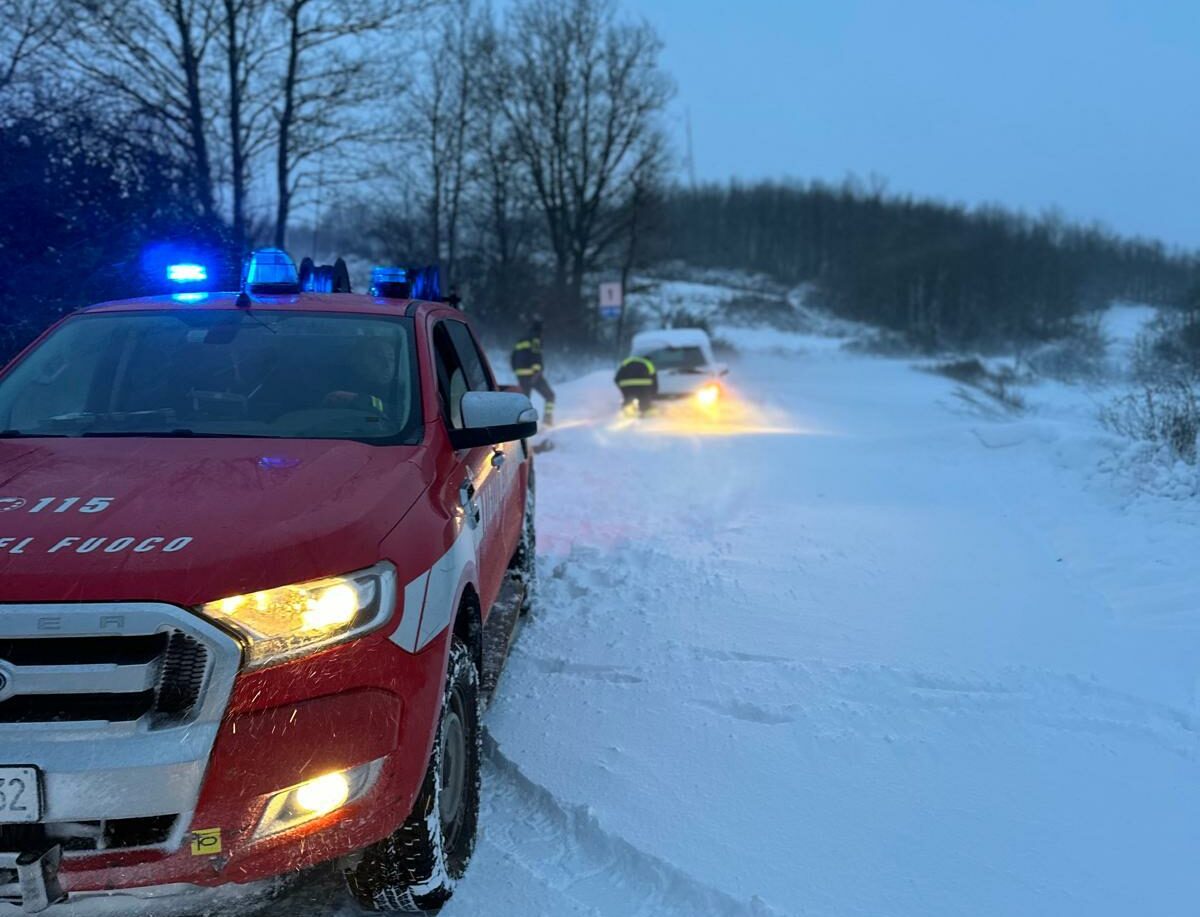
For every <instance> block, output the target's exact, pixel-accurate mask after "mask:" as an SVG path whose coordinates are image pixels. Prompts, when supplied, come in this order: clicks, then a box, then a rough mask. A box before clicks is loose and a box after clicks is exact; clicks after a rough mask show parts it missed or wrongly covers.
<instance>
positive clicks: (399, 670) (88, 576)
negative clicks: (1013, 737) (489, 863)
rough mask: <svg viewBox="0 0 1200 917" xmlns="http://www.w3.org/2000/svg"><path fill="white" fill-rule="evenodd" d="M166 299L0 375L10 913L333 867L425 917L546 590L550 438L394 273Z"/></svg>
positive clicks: (4, 862)
mask: <svg viewBox="0 0 1200 917" xmlns="http://www.w3.org/2000/svg"><path fill="white" fill-rule="evenodd" d="M169 272H170V276H171V278H172V279H173V280H174V281H176V282H178V283H179V284H180V292H178V293H176V294H174V295H164V296H157V297H149V298H142V299H132V300H127V301H121V302H111V303H105V304H101V305H97V306H92V307H89V308H85V309H82V310H80V311H78V312H76V313H74V314H72V315H70V316H68V317H67V318H65V319H64V320H62V321H61V322H59V323H58V324H57V325H55V326H54V327H52V328H51V329H50V330H48V331H47V332H46V333H45V334H43V335H42V336H41V337H40V338H39V339H38V340H37V341H35V342H34V343H33V344H32V345H31V346H30V347H29V348H27V349H26V350H25V351H24V352H23V353H22V354H20V355H19V356H18V357H17V358H16V359H15V360H14V361H13V362H12V363H11V364H9V365H8V366H7V367H6V368H5V369H4V371H3V373H2V374H0V482H2V483H0V912H3V911H4V910H5V909H6V908H7V909H11V906H16V907H18V908H23V909H24V910H26V911H29V912H36V911H39V910H44V909H46V908H47V907H53V906H55V905H56V904H58V903H59V902H62V901H68V902H70V901H71V900H77V899H86V898H87V897H89V896H90V895H114V894H116V895H129V896H140V897H146V896H150V895H160V894H163V893H164V892H180V893H199V892H200V891H201V890H202V889H204V888H205V887H212V886H217V885H224V884H227V883H249V882H254V881H256V880H260V879H265V878H269V877H274V876H279V875H282V874H285V873H292V872H294V871H296V870H299V869H302V868H305V867H309V866H312V865H315V864H319V863H324V862H329V861H337V862H338V863H340V865H341V867H342V869H343V871H344V873H345V876H346V879H347V883H348V886H349V890H350V892H351V893H352V895H353V896H354V898H355V899H357V901H358V902H359V903H360V904H361V905H363V906H365V907H367V908H370V909H374V910H382V911H389V910H392V911H436V910H437V909H438V908H439V907H440V906H441V905H442V904H443V903H444V902H445V901H446V900H447V899H448V898H449V897H450V895H451V893H452V891H453V888H454V885H455V882H456V881H457V880H458V878H459V877H461V876H462V875H463V872H464V870H465V868H466V865H467V861H468V860H469V858H470V855H471V851H472V849H473V846H474V839H475V827H476V818H477V812H478V803H479V754H480V726H479V711H480V707H481V705H482V704H483V703H485V702H486V699H487V697H488V696H489V694H490V691H491V690H492V688H493V687H494V685H495V679H496V677H497V676H498V672H499V669H500V666H501V665H502V663H503V659H504V656H505V655H506V654H507V650H508V646H509V643H510V641H511V639H512V636H513V633H514V631H515V627H516V622H517V620H518V619H519V617H520V613H521V612H522V611H523V610H525V609H526V608H527V604H528V601H529V592H530V590H531V588H532V578H533V561H534V557H533V554H534V528H533V493H534V490H533V486H534V481H533V464H532V458H531V456H530V450H529V449H527V448H526V445H525V439H526V438H527V437H529V436H531V435H533V434H534V433H535V432H536V429H537V414H536V413H535V412H534V410H533V408H532V406H531V405H530V403H529V400H528V399H527V398H525V397H524V396H523V395H521V394H519V393H516V392H511V391H505V390H501V388H500V387H499V386H497V384H496V381H495V377H494V376H493V374H492V370H491V368H490V366H489V365H488V362H487V359H486V357H485V356H484V352H483V349H482V348H481V347H480V346H479V343H478V341H477V339H476V336H475V333H474V331H473V329H472V327H471V324H470V321H469V320H468V319H467V318H466V317H465V316H464V315H463V313H461V312H459V311H457V310H455V309H453V308H451V307H449V306H447V305H444V304H442V303H440V302H438V301H436V292H435V293H434V295H433V296H431V297H430V299H429V300H422V299H416V298H412V294H413V291H412V289H411V286H412V281H413V278H412V277H410V276H408V275H406V273H405V272H404V271H402V270H380V271H377V273H376V276H375V278H374V281H373V284H372V291H371V294H370V295H353V294H351V293H350V292H349V291H348V286H349V284H348V281H347V280H346V279H345V272H344V270H339V271H335V272H332V274H331V273H330V272H329V271H328V270H322V269H320V268H318V269H315V270H313V269H311V268H310V266H309V265H308V263H307V262H306V264H305V266H304V270H302V271H300V272H297V270H296V268H295V265H294V264H293V263H292V261H291V260H290V259H289V258H288V257H287V256H286V255H285V254H284V253H283V252H280V251H278V250H265V251H261V252H257V253H255V255H254V256H252V257H251V258H250V259H249V260H248V262H247V264H246V267H245V270H244V276H243V285H242V289H241V290H240V291H235V292H232V293H215V292H211V291H208V290H207V289H205V283H206V280H207V271H206V269H205V267H204V266H203V265H201V264H175V265H171V266H170V268H169ZM331 278H332V279H331ZM317 289H324V290H327V291H329V292H316V290H317ZM5 901H7V902H8V905H7V906H6V904H5V903H4V902H5Z"/></svg>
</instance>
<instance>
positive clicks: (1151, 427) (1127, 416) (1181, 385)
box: [1100, 379, 1200, 465]
mask: <svg viewBox="0 0 1200 917" xmlns="http://www.w3.org/2000/svg"><path fill="white" fill-rule="evenodd" d="M1100 422H1101V423H1103V424H1104V426H1105V427H1107V428H1108V429H1109V430H1111V431H1112V432H1114V433H1117V434H1119V435H1121V436H1127V437H1129V438H1131V439H1136V440H1140V441H1142V442H1148V443H1155V444H1160V445H1165V446H1167V447H1168V448H1169V449H1170V450H1171V455H1172V456H1173V457H1174V458H1176V459H1182V460H1183V461H1185V462H1187V463H1188V464H1189V465H1194V464H1195V463H1196V440H1197V437H1198V436H1200V396H1198V395H1197V393H1196V389H1195V388H1193V387H1192V385H1191V384H1190V383H1189V382H1186V381H1184V380H1182V379H1173V380H1167V381H1161V382H1152V383H1147V384H1146V385H1145V386H1143V387H1142V390H1141V391H1138V392H1131V393H1130V394H1128V395H1123V396H1121V397H1120V398H1117V399H1115V400H1113V401H1112V402H1111V403H1110V404H1108V405H1107V406H1105V407H1104V408H1103V409H1101V411H1100Z"/></svg>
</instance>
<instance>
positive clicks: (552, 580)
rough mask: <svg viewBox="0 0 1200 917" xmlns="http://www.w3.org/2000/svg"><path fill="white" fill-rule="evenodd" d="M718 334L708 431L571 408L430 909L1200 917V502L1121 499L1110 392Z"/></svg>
mask: <svg viewBox="0 0 1200 917" xmlns="http://www.w3.org/2000/svg"><path fill="white" fill-rule="evenodd" d="M727 334H728V336H730V337H731V338H733V339H735V342H736V343H738V344H740V346H741V347H742V348H743V354H742V357H741V359H740V360H738V361H736V362H735V363H734V369H733V376H732V377H731V378H732V383H733V385H734V386H735V387H736V392H737V395H738V396H739V398H740V401H741V402H742V403H743V404H744V405H747V406H748V408H747V409H746V410H745V411H743V412H740V413H738V414H737V415H736V416H733V417H732V418H730V419H729V420H728V422H727V423H724V424H719V425H716V426H709V425H706V424H704V423H693V422H689V421H687V420H680V419H659V420H651V421H647V422H645V423H632V424H625V425H622V424H620V423H617V422H616V400H615V398H616V396H615V392H614V390H612V388H611V382H610V380H609V378H608V375H607V374H606V373H598V374H595V375H591V376H587V377H585V378H582V379H579V380H577V381H575V382H573V383H569V384H566V385H563V386H561V388H560V392H559V405H560V411H561V415H562V423H561V426H560V428H559V429H557V430H556V431H555V432H554V433H553V434H551V439H552V441H553V445H554V447H553V449H551V450H550V451H547V452H545V453H544V454H543V455H541V456H539V464H538V481H539V485H538V486H539V515H538V522H539V536H540V549H541V552H542V553H541V558H540V563H541V573H542V591H541V597H540V605H539V607H538V608H537V610H536V612H535V614H534V616H533V617H532V618H531V619H530V620H529V622H528V623H527V625H526V626H525V627H524V629H523V630H522V633H521V635H520V639H519V641H518V644H517V646H516V647H515V650H514V655H513V657H512V659H511V661H510V663H509V668H508V671H507V673H506V674H505V676H504V678H503V680H502V681H501V685H500V691H499V697H498V699H497V701H496V703H495V704H494V706H493V707H492V709H491V710H490V711H489V713H488V715H487V718H486V724H487V728H488V734H489V738H488V748H487V753H486V762H485V772H484V803H483V807H484V811H483V815H482V820H481V836H480V842H479V847H478V850H477V853H476V856H475V860H474V862H473V864H472V866H471V869H470V872H469V874H468V876H467V878H466V880H465V881H464V882H463V883H462V885H461V886H460V888H459V891H458V895H457V897H456V898H455V900H454V901H453V902H452V903H451V905H450V906H449V907H447V908H446V910H445V911H444V912H443V913H444V914H445V915H446V917H473V915H481V914H487V915H491V917H540V915H547V917H550V915H553V917H572V915H580V917H582V915H588V917H618V915H619V917H630V915H641V917H655V915H666V917H698V915H705V917H707V915H715V917H741V915H793V914H807V915H830V917H834V915H847V917H849V915H854V917H879V915H905V917H910V915H947V917H950V915H954V917H961V915H973V917H981V915H1006V917H1007V915H1014V917H1016V915H1019V917H1029V915H1055V917H1064V915H1087V917H1098V915H1121V917H1127V915H1131V914H1146V915H1156V917H1158V915H1185V914H1188V915H1190V914H1195V913H1196V912H1197V909H1198V908H1200V869H1198V868H1197V865H1196V864H1197V858H1198V857H1200V766H1198V760H1200V759H1198V752H1200V743H1198V740H1197V739H1198V736H1197V724H1198V723H1200V694H1198V689H1200V680H1198V676H1200V575H1197V568H1196V558H1197V557H1198V556H1200V500H1195V499H1190V500H1171V499H1167V498H1165V497H1161V496H1155V495H1152V494H1147V493H1144V492H1140V491H1138V490H1137V489H1136V488H1133V487H1131V485H1130V482H1129V481H1127V480H1125V479H1123V478H1122V476H1121V469H1120V467H1119V464H1118V465H1117V466H1114V465H1113V462H1112V461H1111V456H1112V455H1113V454H1114V448H1115V444H1114V442H1113V441H1112V440H1111V439H1110V438H1109V437H1107V436H1106V435H1105V434H1103V432H1102V431H1101V430H1100V429H1099V427H1098V425H1097V422H1096V419H1095V400H1096V398H1097V397H1098V396H1097V394H1096V393H1095V392H1085V391H1083V390H1079V389H1073V388H1070V387H1066V386H1061V385H1053V384H1045V385H1043V386H1039V387H1036V388H1033V389H1030V390H1028V391H1026V392H1025V394H1026V397H1027V399H1028V401H1029V402H1030V405H1031V407H1030V410H1029V411H1028V412H1027V413H1026V414H1025V415H1023V416H1021V417H1019V418H1008V419H1003V415H1002V414H1000V413H993V414H988V415H986V416H985V415H982V414H980V412H979V411H978V410H977V409H976V408H975V407H973V406H972V405H971V404H970V403H968V402H967V401H964V400H963V399H962V398H960V397H958V396H957V395H956V385H955V383H953V382H951V381H949V380H946V379H944V378H941V377H938V376H935V375H932V374H929V373H925V372H920V371H917V370H914V369H913V367H912V366H911V365H910V364H909V363H907V362H905V361H901V360H889V359H881V358H875V357H868V356H861V355H853V354H848V353H845V352H841V351H839V350H838V349H837V348H836V347H835V346H831V344H832V343H833V342H830V341H829V340H827V339H815V338H804V337H800V336H795V335H793V336H783V335H778V334H774V335H762V334H757V333H747V334H742V335H741V337H740V339H739V336H738V333H737V332H736V331H734V330H729V331H728V332H727ZM343 901H344V899H343V898H342V896H341V893H340V891H338V890H337V888H336V886H335V884H334V883H333V881H331V880H319V881H315V882H309V883H306V884H305V885H304V886H303V887H301V888H299V889H297V890H295V891H294V892H293V893H291V894H290V895H288V896H287V897H286V899H285V900H284V901H279V902H276V903H275V904H274V905H272V906H270V907H269V908H268V909H267V910H266V911H264V913H270V914H274V915H280V917H282V915H289V917H290V915H309V917H315V915H321V917H325V915H338V917H348V915H350V914H351V913H354V911H353V910H352V909H351V908H349V907H348V906H347V905H345V904H344V903H343Z"/></svg>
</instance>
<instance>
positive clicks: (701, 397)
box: [696, 383, 721, 408]
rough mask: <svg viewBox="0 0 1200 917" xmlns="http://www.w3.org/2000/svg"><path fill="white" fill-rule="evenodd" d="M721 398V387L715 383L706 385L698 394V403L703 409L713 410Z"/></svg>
mask: <svg viewBox="0 0 1200 917" xmlns="http://www.w3.org/2000/svg"><path fill="white" fill-rule="evenodd" d="M720 397H721V387H720V386H719V385H716V384H715V383H713V384H710V385H706V386H704V387H703V388H701V389H700V390H699V391H697V392H696V401H697V402H698V403H699V404H700V407H702V408H711V407H713V406H715V405H716V403H717V401H718V400H719V399H720Z"/></svg>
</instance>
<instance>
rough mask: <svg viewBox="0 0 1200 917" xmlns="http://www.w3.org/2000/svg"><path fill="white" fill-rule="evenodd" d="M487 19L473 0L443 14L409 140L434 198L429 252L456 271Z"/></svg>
mask: <svg viewBox="0 0 1200 917" xmlns="http://www.w3.org/2000/svg"><path fill="white" fill-rule="evenodd" d="M485 21H486V20H485V19H483V18H482V17H479V16H477V14H476V11H475V9H474V3H473V0H452V2H450V3H449V4H448V5H447V6H446V7H445V8H444V9H443V10H442V11H441V12H440V14H439V15H438V17H437V22H436V24H435V26H434V28H433V29H432V30H431V34H430V37H431V40H430V41H428V42H426V43H425V50H424V51H423V53H422V54H421V55H420V56H419V58H418V60H419V65H418V69H419V71H420V75H421V79H420V81H419V82H418V84H417V86H416V87H415V89H414V91H413V96H412V103H411V106H410V108H411V111H412V113H413V118H412V119H411V126H410V129H409V130H408V132H407V136H406V138H405V141H414V140H415V144H414V153H415V160H416V165H417V167H418V171H419V172H420V173H423V174H422V175H421V178H422V184H423V186H424V188H425V194H426V197H427V198H428V204H427V208H426V212H427V218H426V219H427V223H428V225H427V231H428V234H429V235H428V238H429V242H428V256H429V257H430V258H431V259H432V260H434V261H437V262H439V263H442V264H443V266H444V268H445V270H446V274H447V276H449V277H453V276H454V274H455V270H456V262H457V260H458V249H459V233H460V228H461V216H462V209H463V196H464V194H465V192H466V190H467V185H468V182H469V180H470V176H471V170H472V159H473V157H474V154H475V153H476V149H475V147H476V142H477V140H478V138H477V136H475V134H474V132H473V131H470V128H471V127H472V125H473V123H474V122H476V121H477V120H478V112H477V109H478V106H479V101H480V93H479V90H478V88H477V86H476V82H477V79H478V74H479V70H480V63H479V55H478V53H477V49H476V47H475V46H476V44H477V41H478V37H477V36H478V33H479V32H480V30H481V29H483V28H484V27H485V26H484V23H485Z"/></svg>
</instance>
